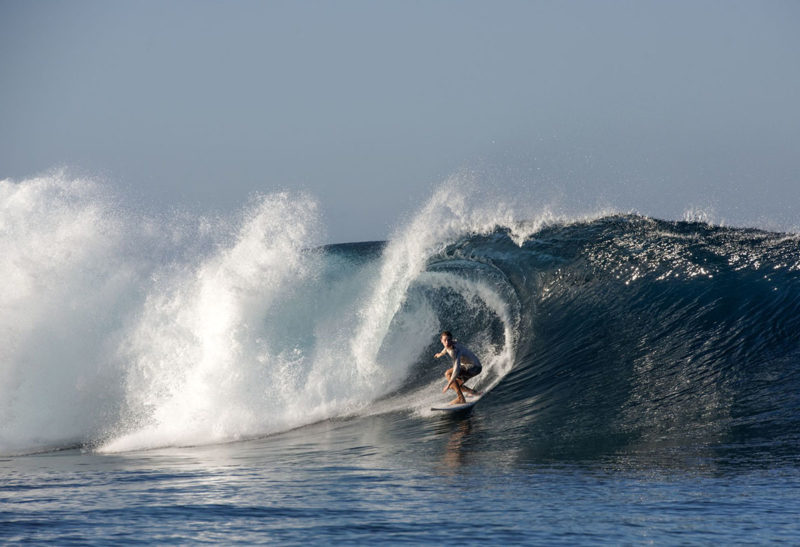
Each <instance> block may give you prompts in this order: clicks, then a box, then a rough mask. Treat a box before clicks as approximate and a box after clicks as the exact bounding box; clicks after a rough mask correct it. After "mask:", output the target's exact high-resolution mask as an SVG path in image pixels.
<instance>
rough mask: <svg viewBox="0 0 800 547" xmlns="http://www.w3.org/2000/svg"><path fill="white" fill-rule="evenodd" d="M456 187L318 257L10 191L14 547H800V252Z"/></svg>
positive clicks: (269, 222)
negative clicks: (469, 375) (476, 358)
mask: <svg viewBox="0 0 800 547" xmlns="http://www.w3.org/2000/svg"><path fill="white" fill-rule="evenodd" d="M451 190H452V188H449V187H447V185H445V187H444V188H442V189H441V190H440V191H438V192H436V193H435V194H434V195H433V196H432V197H431V199H430V201H429V202H428V203H427V204H426V205H424V206H423V207H422V208H421V209H420V211H419V212H418V213H417V215H416V216H415V217H413V218H410V219H409V220H408V222H407V224H406V225H405V226H403V227H400V228H399V229H398V230H397V231H396V232H395V234H393V236H392V238H391V239H390V240H388V241H385V242H366V243H348V244H339V245H325V244H324V243H325V242H324V236H322V235H321V234H322V232H323V228H322V227H321V226H320V221H319V212H318V211H317V210H316V206H315V204H314V201H313V199H311V198H310V197H309V196H304V195H291V194H274V195H265V196H257V197H254V198H253V200H252V201H251V202H250V203H249V204H247V205H246V206H245V207H243V209H242V211H241V212H240V213H239V214H238V215H235V216H233V217H226V218H219V217H201V216H198V215H191V214H188V213H176V214H173V215H169V216H168V217H161V216H153V215H148V214H146V213H142V212H138V211H136V210H135V209H133V208H131V207H127V206H126V205H125V204H124V203H121V200H120V199H119V198H117V197H115V196H114V195H113V192H111V191H110V190H109V189H108V188H105V187H103V186H102V185H101V184H98V183H95V182H92V181H90V180H83V179H75V178H68V177H66V176H65V175H60V174H51V175H47V176H43V177H41V178H37V179H31V180H24V181H19V182H13V181H0V257H2V258H0V275H2V278H3V279H4V280H5V283H4V284H3V285H2V288H0V310H2V314H0V332H2V336H3V343H2V346H0V477H2V481H0V541H3V542H34V543H56V544H69V543H82V544H84V543H136V542H142V543H158V544H164V543H179V544H186V543H192V544H194V543H201V542H220V543H245V544H250V543H280V544H299V543H304V544H307V543H313V544H329V543H336V544H347V543H353V544H365V543H373V542H378V541H379V542H387V543H404V542H408V543H414V544H478V543H481V544H484V543H492V544H576V543H579V544H641V543H656V544H677V543H681V544H687V543H688V544H709V543H714V544H717V543H720V544H721V543H726V544H728V543H733V544H746V543H758V544H763V543H769V542H786V543H790V544H791V543H798V542H800V524H798V522H800V519H798V518H797V516H798V514H800V502H799V501H798V500H800V472H799V471H800V366H798V363H800V335H799V334H798V333H800V314H798V312H799V311H800V309H799V308H800V238H799V237H798V236H797V235H795V234H785V233H773V232H767V231H763V230H759V229H756V228H746V227H724V226H717V225H713V224H708V223H706V222H698V221H695V220H692V219H691V218H687V219H681V220H660V219H653V218H647V217H643V216H638V215H632V214H616V213H614V212H609V211H606V212H603V213H599V214H596V215H588V216H581V217H570V218H568V217H556V216H554V215H550V214H540V215H534V216H529V215H528V216H523V215H520V214H519V213H518V212H515V210H514V208H513V207H508V206H505V205H502V204H497V203H487V202H486V200H485V199H482V200H476V201H470V199H469V195H468V193H466V192H458V193H454V192H452V191H451ZM454 195H456V196H459V197H458V198H457V199H454V197H453V196H454ZM476 203H479V204H480V205H476ZM442 329H448V330H451V331H453V332H454V333H455V334H456V337H457V338H459V339H460V340H461V341H463V342H464V343H466V344H467V345H468V346H469V347H470V348H471V349H473V351H475V352H476V353H478V354H479V355H480V356H481V358H482V361H483V363H484V373H483V374H481V375H480V376H479V377H478V378H477V379H476V380H475V385H476V387H477V388H478V389H481V390H482V391H484V392H485V395H484V397H483V398H482V399H481V401H480V402H479V403H478V404H477V405H476V406H475V407H474V408H473V409H472V411H471V412H468V413H465V414H460V415H455V416H442V415H440V414H437V413H434V412H431V411H430V406H431V404H433V403H438V402H441V401H442V400H444V399H445V397H446V396H445V395H443V394H442V393H441V387H442V385H443V382H442V374H443V372H444V370H445V369H446V368H447V366H448V363H446V362H445V361H444V360H440V361H437V360H435V359H434V358H433V354H434V353H436V352H437V351H438V350H439V349H440V348H439V346H438V345H437V344H438V333H439V331H441V330H442Z"/></svg>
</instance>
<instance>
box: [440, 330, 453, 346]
mask: <svg viewBox="0 0 800 547" xmlns="http://www.w3.org/2000/svg"><path fill="white" fill-rule="evenodd" d="M440 339H441V341H442V345H443V346H445V347H448V348H449V347H450V346H452V345H453V334H452V333H451V332H450V331H449V330H444V331H442V335H441V337H440Z"/></svg>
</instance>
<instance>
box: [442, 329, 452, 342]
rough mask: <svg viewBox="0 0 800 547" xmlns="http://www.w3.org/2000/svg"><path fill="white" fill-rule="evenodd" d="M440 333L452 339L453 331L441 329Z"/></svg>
mask: <svg viewBox="0 0 800 547" xmlns="http://www.w3.org/2000/svg"><path fill="white" fill-rule="evenodd" d="M441 335H442V336H447V337H448V338H449V339H450V340H452V339H453V333H452V332H450V331H449V330H443V331H442V334H441Z"/></svg>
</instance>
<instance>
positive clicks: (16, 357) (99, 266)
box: [0, 172, 145, 453]
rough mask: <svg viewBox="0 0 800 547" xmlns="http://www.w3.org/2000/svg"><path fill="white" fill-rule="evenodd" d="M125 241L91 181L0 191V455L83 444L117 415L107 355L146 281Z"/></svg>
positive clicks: (36, 182)
mask: <svg viewBox="0 0 800 547" xmlns="http://www.w3.org/2000/svg"><path fill="white" fill-rule="evenodd" d="M127 231H128V220H127V219H126V218H125V216H124V215H122V214H120V213H119V211H118V209H117V208H116V206H115V204H114V203H113V201H112V200H111V199H110V198H109V197H108V196H107V195H106V193H105V192H104V191H103V189H102V188H101V187H100V186H99V185H98V184H96V183H95V182H92V181H90V180H86V179H80V178H68V177H66V176H65V174H64V173H63V172H54V173H51V174H48V175H43V176H41V177H38V178H34V179H31V180H27V181H23V182H21V183H17V182H13V181H10V180H4V181H0V278H2V279H3V283H2V285H0V310H2V313H0V332H2V344H0V452H5V453H8V452H15V451H19V450H36V449H43V448H49V447H58V446H65V445H70V444H73V443H77V442H81V441H84V440H86V438H87V437H91V436H92V435H94V434H96V433H97V432H98V431H99V430H101V429H102V428H103V427H104V426H105V425H106V424H107V423H108V421H109V420H113V419H115V417H116V415H117V414H118V412H119V409H120V400H121V397H122V383H123V382H122V377H123V371H122V370H121V368H120V366H121V363H119V362H118V361H116V360H115V359H114V352H115V345H116V344H117V343H118V342H119V340H120V338H121V337H122V334H121V329H122V325H123V322H124V318H125V316H126V315H127V314H128V313H130V311H131V309H132V308H135V306H136V302H137V300H138V299H139V298H140V294H139V289H138V281H139V280H140V279H141V277H142V275H143V274H144V273H145V272H143V269H142V263H143V262H144V260H142V258H143V257H142V256H139V257H133V259H132V258H131V256H130V248H129V247H128V245H127V242H126V241H125V239H126V237H127V235H126V234H127Z"/></svg>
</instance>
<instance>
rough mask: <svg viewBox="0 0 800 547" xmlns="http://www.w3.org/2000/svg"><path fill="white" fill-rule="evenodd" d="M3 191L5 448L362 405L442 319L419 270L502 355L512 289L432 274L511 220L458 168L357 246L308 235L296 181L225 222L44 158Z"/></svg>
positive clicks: (155, 438) (192, 435) (139, 440)
mask: <svg viewBox="0 0 800 547" xmlns="http://www.w3.org/2000/svg"><path fill="white" fill-rule="evenodd" d="M476 204H478V206H476ZM0 206H1V207H2V214H0V253H2V261H0V275H2V276H3V279H5V280H7V282H6V283H5V284H4V286H3V288H2V289H1V290H0V308H2V310H3V313H2V317H0V328H2V332H3V336H4V339H5V343H4V344H3V345H2V348H0V418H2V424H0V453H14V452H22V451H31V450H37V449H47V448H52V447H62V446H67V445H71V444H82V445H93V446H96V447H98V448H99V449H100V450H103V451H125V450H135V449H142V448H150V447H157V446H170V445H192V444H205V443H213V442H222V441H228V440H234V439H238V438H246V437H251V436H257V435H264V434H269V433H273V432H277V431H281V430H285V429H288V428H292V427H297V426H300V425H304V424H307V423H310V422H313V421H316V420H320V419H325V418H329V417H332V416H337V415H343V414H349V413H356V412H370V411H372V410H370V409H369V408H368V406H369V404H370V403H371V402H372V401H375V400H377V399H379V398H380V397H382V396H383V395H385V394H387V393H390V392H392V391H395V390H397V389H399V388H401V387H402V385H403V383H404V381H405V379H406V377H407V376H408V374H409V371H410V370H411V368H412V367H413V366H414V365H415V363H418V362H419V360H420V357H421V352H422V351H423V350H425V349H427V348H429V347H430V345H431V343H432V341H434V340H435V338H436V334H437V331H438V330H439V329H440V328H441V327H442V325H440V322H439V321H440V320H439V318H438V317H436V314H435V313H434V312H433V311H432V308H431V307H430V306H429V305H427V304H426V302H425V301H424V299H417V300H414V299H413V297H410V294H411V293H410V291H409V288H410V287H411V286H412V285H413V284H414V283H418V284H419V283H423V284H424V283H433V284H439V285H441V284H443V283H444V284H449V286H450V288H452V289H453V290H455V291H457V292H459V293H460V294H463V295H464V297H465V298H466V299H467V300H468V301H470V302H473V304H471V305H475V306H483V307H485V308H487V309H490V310H491V311H492V313H494V314H495V315H496V316H498V317H500V318H501V321H502V322H503V324H504V325H505V328H506V333H505V336H506V340H507V344H506V345H505V347H504V348H503V349H501V350H499V352H498V350H497V349H496V348H494V349H492V348H490V345H489V344H488V343H485V341H482V340H475V341H474V343H477V344H479V346H480V347H479V349H480V350H481V351H485V352H486V355H487V363H488V364H489V368H490V369H491V370H493V371H494V373H493V374H494V375H493V378H494V380H493V382H494V381H496V380H497V379H499V377H501V376H502V374H504V373H505V371H507V369H508V367H509V366H510V364H511V362H512V359H513V356H512V355H511V354H510V353H509V352H511V348H512V346H513V340H514V335H515V334H514V329H515V322H516V320H517V319H516V318H515V313H517V312H516V311H515V310H514V309H512V308H513V306H511V307H509V303H508V302H507V301H506V300H504V297H503V295H499V294H498V293H496V291H495V290H494V289H492V288H491V287H489V286H487V285H483V284H481V283H479V282H476V281H468V280H465V279H458V278H457V276H453V275H444V274H439V275H431V274H425V275H423V273H424V271H425V268H426V264H427V262H428V260H429V259H430V258H431V257H432V256H434V255H436V254H437V253H439V252H440V251H441V250H442V249H443V248H444V247H445V246H446V245H448V244H450V243H453V242H455V241H457V240H458V239H459V238H461V237H463V236H464V235H467V234H474V233H483V232H489V231H491V230H493V229H494V228H495V227H496V226H498V225H511V224H513V218H514V213H513V212H512V210H511V209H510V208H509V207H506V206H503V205H498V204H496V203H494V204H492V203H488V202H487V201H486V200H483V199H476V198H475V197H474V194H473V193H472V189H471V185H470V184H469V183H468V182H467V183H465V182H464V180H463V178H454V179H452V180H450V181H448V182H446V183H445V184H444V185H443V186H442V187H441V188H440V189H439V190H438V191H437V192H435V193H434V195H433V197H432V198H431V199H430V200H429V202H428V203H427V204H426V205H425V206H424V207H423V208H422V209H421V210H420V211H419V212H418V213H417V214H416V215H415V216H414V217H413V218H412V219H411V220H410V221H409V222H408V223H407V225H406V226H404V227H402V228H400V229H398V230H397V232H396V233H395V235H394V236H393V237H392V238H391V241H390V242H389V244H388V246H387V247H386V249H385V252H384V255H383V257H382V258H381V260H379V261H374V260H373V261H366V262H365V261H361V262H357V261H356V262H353V261H350V260H347V259H345V258H342V257H340V256H338V255H336V253H326V252H323V251H321V250H319V247H318V245H319V244H320V243H321V241H322V239H321V236H320V234H321V227H320V225H319V220H318V212H317V207H316V205H315V203H314V201H313V200H312V199H310V198H309V197H308V196H304V195H293V194H287V193H281V194H273V195H267V196H260V197H256V198H254V199H253V200H252V202H251V203H250V204H248V205H247V206H246V207H245V208H244V210H243V211H242V213H241V214H240V215H238V216H237V217H235V218H230V219H211V218H206V217H200V216H192V215H188V214H183V215H175V216H174V217H172V218H154V217H150V216H147V215H143V214H140V213H138V212H134V211H131V210H129V209H125V208H124V207H121V206H120V204H119V203H117V202H116V201H115V200H114V199H113V197H110V196H109V195H108V193H107V191H106V189H105V187H104V186H103V185H102V184H99V183H96V182H92V181H90V180H85V179H76V178H70V177H68V176H66V175H65V174H63V173H52V174H49V175H46V176H42V177H39V178H36V179H30V180H25V181H21V182H13V181H9V180H6V181H2V182H0ZM520 237H523V236H520ZM410 298H411V300H410ZM406 405H407V407H408V406H413V405H412V403H406Z"/></svg>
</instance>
